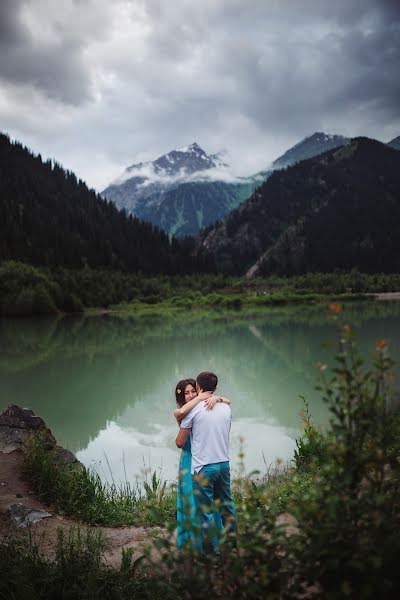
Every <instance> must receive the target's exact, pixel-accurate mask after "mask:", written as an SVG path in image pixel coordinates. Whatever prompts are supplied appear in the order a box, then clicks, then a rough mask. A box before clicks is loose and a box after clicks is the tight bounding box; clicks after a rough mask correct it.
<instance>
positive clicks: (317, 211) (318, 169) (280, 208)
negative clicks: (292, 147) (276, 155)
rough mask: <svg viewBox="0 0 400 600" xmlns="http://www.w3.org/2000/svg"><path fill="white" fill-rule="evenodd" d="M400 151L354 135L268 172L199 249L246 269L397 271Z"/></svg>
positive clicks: (226, 267) (229, 268)
mask: <svg viewBox="0 0 400 600" xmlns="http://www.w3.org/2000/svg"><path fill="white" fill-rule="evenodd" d="M399 222H400V155H399V154H398V152H396V151H395V150H393V149H391V148H389V147H387V146H386V145H385V144H382V143H380V142H377V141H375V140H370V139H367V138H356V139H354V140H352V141H351V142H350V143H349V144H348V145H345V146H342V147H340V148H338V149H335V150H330V151H328V152H327V153H325V154H323V155H322V156H318V157H316V158H312V159H308V160H305V161H303V162H300V163H298V164H296V165H294V166H292V167H289V168H288V169H287V170H284V171H275V172H274V173H273V174H272V175H271V176H270V178H269V179H268V180H267V181H266V182H265V183H264V184H263V185H262V186H261V187H260V188H259V189H258V190H257V191H256V192H255V193H254V194H253V195H252V196H251V197H250V198H249V199H248V200H247V201H246V202H244V203H243V204H242V205H241V206H240V207H239V208H238V209H237V210H235V211H233V212H232V213H231V214H230V215H229V216H228V217H227V218H226V219H225V220H224V221H223V222H222V223H221V224H219V225H218V226H217V227H215V228H212V229H211V230H209V231H208V232H205V233H203V234H202V235H201V238H200V245H199V254H209V255H211V256H213V257H214V258H215V260H216V261H217V266H218V268H219V270H221V271H224V272H227V273H238V274H244V273H246V272H247V273H248V274H249V275H255V274H266V273H281V274H294V273H301V272H306V271H331V270H334V269H335V268H342V269H351V268H353V267H359V268H360V269H362V270H363V271H367V272H373V271H383V272H388V271H397V270H400V236H399V235H398V232H397V230H396V227H397V223H399Z"/></svg>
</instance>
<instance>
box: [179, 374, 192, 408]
mask: <svg viewBox="0 0 400 600" xmlns="http://www.w3.org/2000/svg"><path fill="white" fill-rule="evenodd" d="M187 385H192V386H193V387H194V389H196V380H195V379H181V381H178V383H177V384H176V388H175V399H176V403H177V405H178V406H179V408H180V407H181V406H183V405H184V404H185V389H186V386H187Z"/></svg>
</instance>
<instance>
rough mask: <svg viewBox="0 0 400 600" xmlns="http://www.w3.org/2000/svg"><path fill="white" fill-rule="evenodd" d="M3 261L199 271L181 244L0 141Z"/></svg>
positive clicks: (59, 170) (19, 147) (14, 145)
mask: <svg viewBox="0 0 400 600" xmlns="http://www.w3.org/2000/svg"><path fill="white" fill-rule="evenodd" d="M8 259H14V260H19V261H24V262H26V263H30V264H33V265H44V266H48V267H60V266H63V267H72V268H80V267H84V266H89V267H92V268H99V267H101V268H109V269H114V270H117V269H118V270H121V271H130V272H142V273H148V274H151V273H165V274H173V273H181V272H191V271H193V270H196V271H201V270H203V269H204V268H206V267H204V266H203V265H202V264H201V263H199V262H198V261H196V259H193V258H191V256H190V252H189V251H188V243H187V242H177V241H176V240H172V241H170V240H169V239H168V236H167V235H166V234H165V233H164V232H162V231H160V230H158V229H157V228H156V227H154V226H153V225H151V224H149V223H143V222H141V221H139V220H138V219H137V218H135V217H132V216H127V215H126V214H125V213H124V212H121V211H119V210H118V209H117V208H116V207H115V206H114V204H113V203H112V202H108V201H106V200H103V199H102V198H101V197H100V196H99V195H98V194H96V193H95V192H94V191H93V190H89V189H88V187H87V186H86V184H85V183H84V182H83V181H81V180H78V179H77V178H76V176H75V175H74V174H73V173H71V172H69V171H65V170H64V169H63V168H62V167H61V166H60V165H58V164H57V163H55V162H52V161H46V162H43V161H42V159H41V156H40V155H39V156H34V155H33V154H32V153H31V152H30V151H29V150H28V149H27V148H24V147H23V146H22V145H21V144H19V143H11V142H10V139H9V138H8V137H7V136H6V135H3V134H0V261H1V260H8ZM209 268H210V267H209V266H208V269H209Z"/></svg>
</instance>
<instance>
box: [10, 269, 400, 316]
mask: <svg viewBox="0 0 400 600" xmlns="http://www.w3.org/2000/svg"><path fill="white" fill-rule="evenodd" d="M388 291H390V292H393V291H400V275H398V274H385V273H378V274H367V273H359V272H358V271H354V270H353V271H351V272H349V273H341V272H335V273H309V274H305V275H299V276H297V277H291V278H286V277H276V276H270V277H265V278H255V279H247V278H244V277H242V278H238V277H225V276H223V275H216V274H192V275H181V276H171V277H168V276H165V275H159V276H153V277H145V276H143V275H140V274H132V273H122V272H118V271H105V270H96V269H90V268H88V267H87V268H84V269H80V270H72V269H64V268H58V269H52V270H51V269H46V268H41V267H40V268H39V267H33V266H31V265H25V264H22V263H19V262H16V261H8V262H4V263H2V264H1V265H0V316H27V315H40V314H57V313H59V312H64V313H74V312H84V311H87V310H88V309H92V312H93V309H94V312H95V313H98V312H103V311H104V310H114V311H116V310H118V311H130V312H134V313H135V314H141V313H144V314H147V313H154V312H166V311H169V312H179V311H183V310H196V311H198V310H213V311H218V310H219V311H221V310H240V309H242V308H243V309H246V310H263V309H264V308H270V307H274V306H282V305H286V304H313V303H319V302H332V301H343V300H354V299H360V298H363V297H365V295H366V294H370V293H378V292H388Z"/></svg>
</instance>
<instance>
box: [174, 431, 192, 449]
mask: <svg viewBox="0 0 400 600" xmlns="http://www.w3.org/2000/svg"><path fill="white" fill-rule="evenodd" d="M190 432H191V429H180V430H179V433H178V435H177V436H176V440H175V444H176V445H177V446H178V448H183V446H184V445H185V444H186V440H187V439H188V437H189V435H190Z"/></svg>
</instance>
